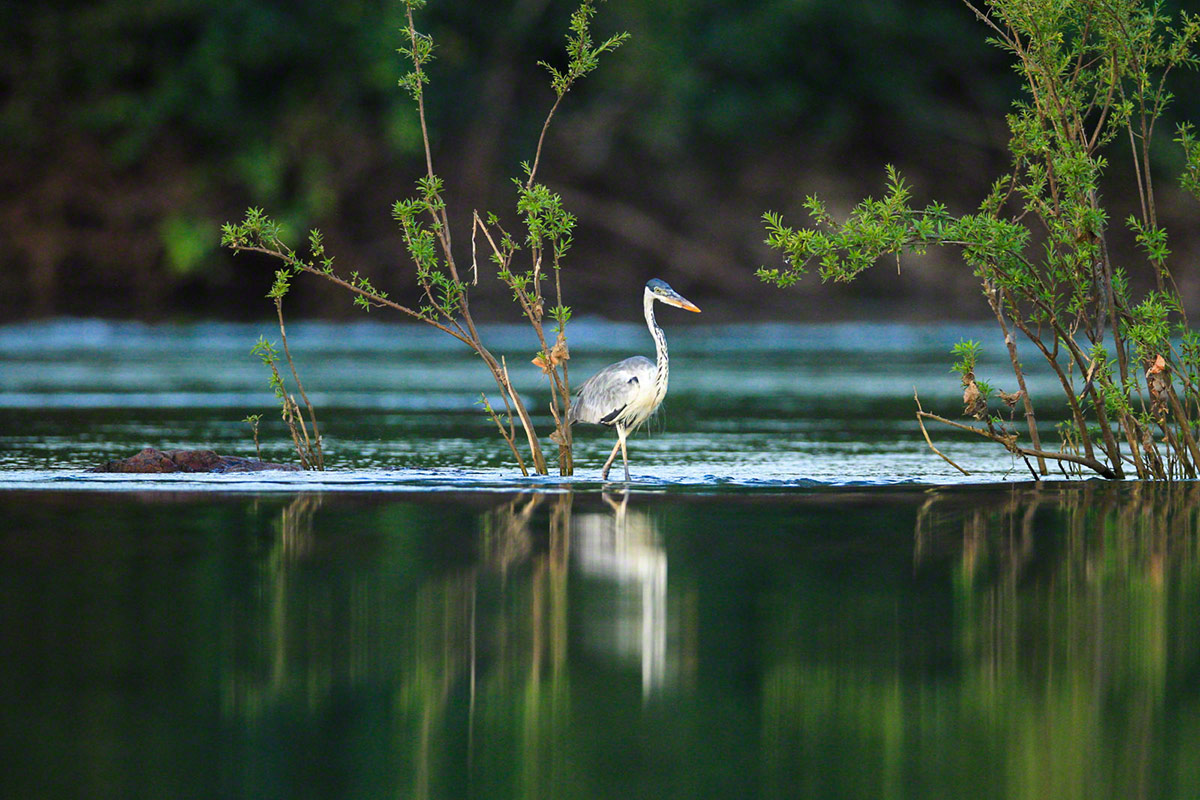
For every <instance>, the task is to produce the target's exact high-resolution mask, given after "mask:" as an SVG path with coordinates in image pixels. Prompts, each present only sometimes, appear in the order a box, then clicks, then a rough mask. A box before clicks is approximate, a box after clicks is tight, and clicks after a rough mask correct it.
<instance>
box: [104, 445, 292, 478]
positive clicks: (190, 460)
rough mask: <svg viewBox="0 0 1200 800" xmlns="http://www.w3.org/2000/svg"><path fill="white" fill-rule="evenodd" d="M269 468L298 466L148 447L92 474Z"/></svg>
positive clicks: (258, 469) (256, 470)
mask: <svg viewBox="0 0 1200 800" xmlns="http://www.w3.org/2000/svg"><path fill="white" fill-rule="evenodd" d="M269 469H284V470H289V471H293V472H295V471H297V470H299V469H300V468H299V467H297V466H296V465H295V464H273V463H271V462H269V461H260V460H258V459H257V458H242V457H241V456H222V455H218V454H217V453H214V452H213V451H212V450H157V449H155V448H153V447H147V448H145V449H144V450H142V451H141V452H140V453H137V454H136V455H132V456H130V457H129V458H122V459H119V460H117V461H109V462H106V463H104V464H101V465H100V466H98V467H93V468H92V469H91V470H90V471H91V472H150V473H158V472H260V471H262V470H269Z"/></svg>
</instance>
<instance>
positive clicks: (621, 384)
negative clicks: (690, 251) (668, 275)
mask: <svg viewBox="0 0 1200 800" xmlns="http://www.w3.org/2000/svg"><path fill="white" fill-rule="evenodd" d="M656 300H657V301H660V302H663V303H666V304H667V305H670V306H675V307H676V308H682V309H686V310H687V311H696V312H699V311H700V309H699V308H697V307H696V305H695V304H694V303H692V302H691V301H689V300H687V299H686V298H684V297H683V296H682V295H680V294H679V292H677V291H675V290H674V289H672V288H671V287H670V286H668V285H667V282H666V281H663V280H659V279H658V278H655V279H653V280H651V281H649V282H648V283H647V284H646V291H645V292H644V293H643V295H642V308H643V310H644V312H645V315H646V327H648V328H649V329H650V335H651V336H653V337H654V353H655V360H654V361H651V360H650V359H648V358H646V357H645V356H632V357H631V358H627V359H625V360H624V361H618V362H617V363H615V364H609V365H608V366H607V367H605V368H604V369H602V370H600V371H599V372H597V373H596V374H595V375H593V376H592V377H590V378H588V379H587V380H586V381H584V384H583V386H581V387H579V393H578V394H577V395H576V396H575V402H573V403H572V404H571V411H570V414H569V415H568V417H567V419H568V421H569V422H571V423H575V422H593V423H596V424H599V425H610V426H612V427H613V428H615V429H616V431H617V443H616V444H615V445H614V446H613V450H612V453H610V454H609V456H608V460H607V461H605V462H604V468H603V469H602V470H601V471H600V479H601V480H608V470H609V468H610V467H612V463H613V460H614V459H616V457H617V451H618V450H620V451H621V459H622V461H623V462H624V464H625V480H626V481H628V480H629V453H628V451H627V450H626V448H625V437H627V436H628V435H629V433H630V432H631V431H633V430H634V429H636V428H637V427H638V426H639V425H641V424H642V423H643V422H645V421H646V420H648V419H650V417H652V416H653V415H654V412H655V411H657V410H658V407H659V406H660V405H661V404H662V401H663V397H665V396H666V394H667V376H668V373H669V371H670V361H669V358H668V356H667V337H666V336H665V335H664V334H663V331H662V328H660V327H658V323H657V322H655V321H654V301H656Z"/></svg>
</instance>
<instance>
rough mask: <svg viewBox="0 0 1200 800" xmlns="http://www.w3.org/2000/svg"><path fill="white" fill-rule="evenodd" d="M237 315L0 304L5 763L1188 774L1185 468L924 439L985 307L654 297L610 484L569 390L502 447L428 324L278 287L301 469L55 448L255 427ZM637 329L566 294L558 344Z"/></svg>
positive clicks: (122, 781)
mask: <svg viewBox="0 0 1200 800" xmlns="http://www.w3.org/2000/svg"><path fill="white" fill-rule="evenodd" d="M260 333H262V334H263V335H266V336H268V338H272V331H271V329H270V328H269V327H266V326H254V325H226V324H191V325H175V326H142V325H136V324H128V323H120V324H114V323H101V322H90V321H60V322H53V323H42V324H37V325H25V326H13V327H8V328H0V620H3V627H4V647H3V648H0V686H2V687H3V688H2V689H0V700H2V702H0V748H2V752H4V753H5V756H6V759H5V760H6V762H7V764H6V767H5V770H4V772H5V777H4V784H5V786H6V792H5V793H6V795H8V796H13V797H47V798H58V797H63V798H66V797H156V798H157V797H189V796H203V797H238V798H240V797H247V798H269V797H280V798H285V797H286V798H304V797H314V798H316V797H336V798H346V797H382V796H388V797H416V798H467V797H477V798H510V797H527V798H558V797H562V798H607V797H611V798H632V797H647V798H649V797H654V798H660V797H671V798H674V797H678V798H707V797H712V798H756V797H762V798H776V797H779V798H783V797H814V798H816V797H820V798H828V797H849V798H860V797H861V798H884V797H888V798H924V797H985V798H987V797H995V798H1047V797H1053V798H1076V797H1078V798H1129V797H1148V798H1169V797H1181V798H1182V797H1195V796H1197V795H1200V690H1198V689H1197V686H1200V683H1198V682H1197V680H1196V678H1197V675H1200V630H1198V628H1197V626H1196V624H1195V619H1196V613H1197V609H1198V608H1200V513H1198V511H1197V509H1198V508H1200V504H1198V502H1197V501H1200V489H1198V488H1197V486H1196V485H1194V484H1182V485H1177V486H1174V487H1156V486H1150V485H1138V484H1136V483H1132V482H1130V483H1123V484H1108V483H1103V482H1098V481H1092V480H1078V479H1070V480H1068V479H1067V477H1066V476H1059V479H1058V480H1056V481H1046V482H1042V483H1040V484H1035V483H1033V482H1031V481H1030V480H1029V473H1028V470H1027V469H1026V467H1025V465H1024V464H1023V463H1021V462H1017V463H1013V460H1012V459H1011V458H1009V457H1008V456H1006V455H1004V454H1003V453H1000V452H997V451H996V450H995V449H993V448H992V447H991V446H989V445H988V444H987V443H986V442H981V443H976V442H971V441H969V440H964V439H962V438H961V437H952V436H948V435H946V434H945V432H943V431H935V430H933V429H931V433H932V434H933V435H934V436H935V437H936V438H937V440H938V443H939V446H940V447H942V449H943V450H945V451H946V452H947V453H948V454H951V455H952V456H953V458H954V459H955V461H956V462H958V463H959V464H961V465H962V466H963V467H965V468H967V469H968V470H969V471H970V472H971V474H970V475H968V476H965V475H962V474H961V473H960V472H958V471H957V470H955V469H954V468H953V467H952V466H950V465H949V464H947V463H946V462H944V461H942V460H940V459H938V458H937V457H936V456H934V455H932V454H931V453H929V451H928V448H927V447H926V445H925V443H924V440H923V439H922V438H921V436H920V432H919V430H917V428H916V424H915V421H914V420H913V415H912V412H913V410H914V405H913V400H912V395H913V392H914V389H915V390H916V391H918V392H919V393H920V396H921V400H922V403H923V404H924V405H925V407H926V408H927V409H928V410H935V411H938V412H940V413H944V414H946V415H948V416H953V415H955V414H956V413H957V408H956V406H957V405H959V402H958V400H957V398H956V394H958V392H959V390H958V387H957V385H956V384H957V379H956V378H955V376H953V375H952V374H951V373H949V371H948V370H949V358H948V357H947V355H946V352H947V351H948V349H949V347H950V345H952V344H953V343H954V342H955V341H957V340H958V338H960V337H963V336H967V337H970V336H975V338H983V339H984V341H985V342H987V341H988V338H985V337H988V333H989V332H988V331H987V330H986V329H984V330H973V329H971V328H970V327H969V326H957V325H955V326H921V327H916V326H903V325H871V326H852V325H832V326H786V325H763V326H725V327H690V328H689V327H679V328H670V327H668V337H669V338H670V341H671V356H672V371H671V393H670V396H669V398H668V402H667V408H666V411H665V414H664V415H663V418H662V420H661V421H660V423H659V424H658V425H656V426H655V427H653V429H652V430H651V431H650V432H649V434H648V435H646V434H642V435H638V436H637V437H635V438H634V439H633V440H631V445H630V456H631V471H632V472H633V477H634V480H633V482H632V483H631V484H630V485H628V486H627V485H625V484H623V483H615V484H608V485H605V484H601V483H600V482H599V480H598V477H599V476H598V470H599V465H600V463H601V462H602V461H603V459H604V457H605V456H606V455H607V452H608V450H609V449H610V447H611V439H610V438H609V435H608V434H607V433H606V432H605V431H601V430H599V429H592V430H590V431H589V430H588V429H582V428H581V429H580V430H579V431H578V433H577V437H578V453H577V465H578V469H577V475H576V476H575V477H574V478H572V479H561V478H558V477H553V478H528V479H523V478H521V477H520V475H519V473H518V472H517V470H516V468H515V466H514V465H513V464H512V463H510V462H511V455H510V454H507V448H506V447H504V445H503V443H502V442H501V441H500V440H499V439H498V437H497V436H496V435H495V433H494V429H493V428H492V427H491V423H490V422H489V421H488V420H487V419H486V418H484V417H483V415H482V413H481V411H480V410H479V408H478V406H477V405H476V404H475V401H476V399H477V398H478V393H479V392H480V391H488V390H489V389H490V388H491V387H488V386H487V380H488V378H487V375H486V373H485V372H484V371H483V370H482V368H481V367H479V366H478V365H476V364H475V363H474V362H472V361H471V359H470V358H469V354H466V353H463V352H461V351H459V350H457V349H456V348H454V347H451V346H450V345H451V344H453V343H452V342H450V343H448V342H446V341H444V340H442V339H440V338H438V337H436V336H431V335H430V334H429V333H428V332H425V331H422V330H419V329H412V328H407V327H400V328H398V327H390V326H386V325H375V324H359V325H353V326H341V325H324V324H296V325H294V326H291V327H290V328H289V334H290V335H289V340H290V342H291V345H292V348H293V351H294V352H295V354H296V355H297V360H298V362H299V367H300V372H301V377H302V378H303V379H304V380H305V382H306V385H307V386H308V389H309V394H310V396H311V397H312V399H313V401H314V404H315V405H316V406H317V411H318V416H319V419H320V420H321V422H322V427H323V431H324V432H325V436H326V451H327V454H328V460H329V466H330V469H329V470H328V471H326V472H325V473H320V474H314V473H304V474H302V473H262V474H254V475H240V476H239V475H200V476H197V475H182V476H181V475H174V476H171V475H166V476H120V475H104V474H96V473H89V472H87V471H86V470H87V469H88V468H89V467H91V466H94V465H95V464H97V463H100V462H102V461H104V460H107V459H110V458H118V457H124V456H127V455H130V454H132V453H133V452H135V451H136V450H137V449H138V448H140V447H142V446H145V445H154V446H159V447H203V446H211V447H215V448H216V449H218V450H219V451H221V452H223V453H230V454H240V455H252V454H253V453H254V445H253V442H252V440H251V437H250V432H249V428H248V426H247V425H246V424H245V423H243V422H241V420H242V419H243V418H244V417H245V416H246V415H247V414H250V413H262V414H263V416H264V420H263V425H262V430H261V431H260V439H261V440H262V446H263V455H264V456H266V457H269V458H274V459H278V460H288V459H289V454H288V447H287V443H286V442H285V441H284V432H283V429H282V427H281V425H280V423H278V422H277V421H276V419H277V415H275V414H274V413H273V412H272V411H271V396H270V393H269V391H268V390H267V389H266V376H265V373H264V368H263V367H262V366H261V365H260V364H258V363H257V361H256V360H255V359H253V358H252V357H251V356H250V355H249V352H248V351H249V348H250V345H251V344H252V343H253V342H254V340H255V339H257V337H258V335H259V334H260ZM275 333H276V334H277V331H276V332H275ZM485 336H488V337H490V340H491V341H493V342H495V343H496V347H495V349H496V350H497V351H499V352H505V353H506V355H507V357H508V361H509V364H510V369H513V371H514V374H515V375H516V377H517V381H518V385H519V386H520V388H521V391H522V393H523V394H525V395H526V396H527V397H528V398H529V403H530V405H531V407H533V408H544V406H545V387H544V386H543V385H542V383H541V379H540V377H539V375H538V374H537V372H536V370H534V369H533V368H532V367H530V368H529V369H528V370H525V369H524V368H523V365H524V364H525V363H527V361H528V359H529V358H530V357H531V356H532V353H530V352H528V344H527V342H525V341H524V340H523V339H522V338H521V332H520V331H519V330H517V329H508V328H496V329H494V330H490V331H487V332H486V333H485ZM649 346H650V342H649V338H648V336H647V334H646V332H645V329H644V328H642V327H640V326H637V325H627V326H626V325H615V324H611V323H603V322H599V321H588V320H583V321H581V322H580V323H579V324H577V325H575V328H574V330H573V338H572V359H571V368H572V375H573V377H574V380H575V381H576V382H578V381H579V380H580V379H581V378H582V377H585V376H586V375H587V374H590V372H591V371H593V370H594V369H597V368H599V367H600V366H603V365H604V364H606V363H608V362H609V361H612V360H614V359H615V358H619V357H624V356H626V355H630V354H633V353H637V352H645V351H646V350H648V349H649ZM523 348H524V349H523ZM986 355H987V361H986V363H985V364H984V367H983V368H981V370H980V373H981V377H985V378H986V377H993V376H994V377H996V378H998V379H999V380H996V381H995V382H996V383H998V384H1000V385H1001V387H1002V388H1008V387H1007V386H1005V385H1004V381H1003V374H1004V373H1003V370H1002V367H1003V361H1002V359H1003V355H1004V354H1003V353H1002V352H988V353H987V354H986ZM516 365H522V368H521V370H520V371H518V370H517V369H516ZM988 370H991V371H992V375H989V374H988ZM1032 387H1033V392H1034V396H1035V397H1037V396H1038V392H1039V391H1040V390H1042V389H1043V388H1047V384H1046V382H1045V376H1042V375H1039V374H1037V373H1036V371H1035V374H1034V375H1033V378H1032ZM1049 388H1052V387H1049ZM1043 425H1044V426H1045V427H1044V429H1043V436H1045V437H1047V438H1049V439H1050V441H1053V438H1052V437H1053V420H1048V421H1045V422H1044V423H1043ZM542 427H543V429H545V427H546V426H545V425H543V426H542Z"/></svg>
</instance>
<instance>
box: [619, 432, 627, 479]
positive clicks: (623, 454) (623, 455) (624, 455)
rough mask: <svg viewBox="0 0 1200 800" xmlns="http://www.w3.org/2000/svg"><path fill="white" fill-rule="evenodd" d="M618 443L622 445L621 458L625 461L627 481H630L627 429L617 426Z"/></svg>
mask: <svg viewBox="0 0 1200 800" xmlns="http://www.w3.org/2000/svg"><path fill="white" fill-rule="evenodd" d="M617 436H618V437H619V438H618V439H617V444H619V445H621V460H622V461H624V462H625V482H626V483H629V453H628V452H627V451H626V450H625V429H624V428H617Z"/></svg>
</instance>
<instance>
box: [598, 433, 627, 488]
mask: <svg viewBox="0 0 1200 800" xmlns="http://www.w3.org/2000/svg"><path fill="white" fill-rule="evenodd" d="M622 439H624V437H623V436H621V428H620V426H618V427H617V443H616V444H614V445H613V449H612V452H611V453H609V454H608V461H605V462H604V468H603V469H601V470H600V480H602V481H606V480H608V468H609V467H611V466H612V463H613V461H614V460H616V457H617V451H618V450H620V449H621V440H622Z"/></svg>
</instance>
